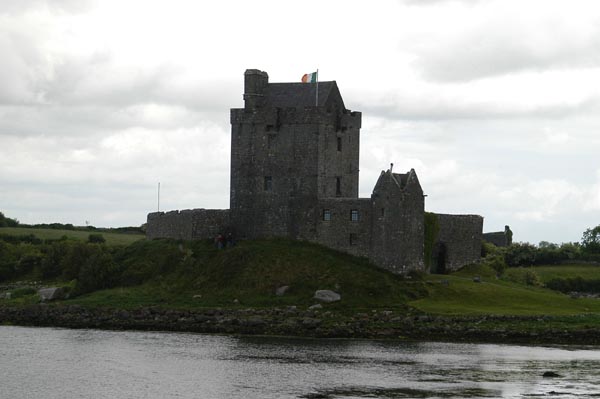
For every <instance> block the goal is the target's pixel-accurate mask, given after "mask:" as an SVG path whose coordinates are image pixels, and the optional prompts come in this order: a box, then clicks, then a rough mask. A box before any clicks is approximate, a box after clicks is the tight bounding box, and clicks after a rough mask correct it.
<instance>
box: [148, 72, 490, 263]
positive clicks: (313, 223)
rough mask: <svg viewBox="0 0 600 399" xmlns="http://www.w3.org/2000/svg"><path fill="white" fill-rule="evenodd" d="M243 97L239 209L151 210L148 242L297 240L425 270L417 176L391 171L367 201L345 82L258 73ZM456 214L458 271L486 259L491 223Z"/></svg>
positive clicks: (235, 169)
mask: <svg viewBox="0 0 600 399" xmlns="http://www.w3.org/2000/svg"><path fill="white" fill-rule="evenodd" d="M317 90H318V97H317ZM243 98H244V108H236V109H232V110H231V182H230V209H229V210H206V209H193V210H185V211H172V212H167V213H163V212H155V213H151V214H149V215H148V225H147V236H148V238H161V237H165V238H177V239H206V238H214V237H215V236H216V235H217V234H218V233H223V234H225V233H228V232H231V233H233V234H234V235H235V236H236V237H237V238H238V239H244V238H247V239H255V238H264V237H288V238H292V239H299V240H307V241H312V242H317V243H321V244H323V245H325V246H328V247H331V248H334V249H338V250H340V251H344V252H348V253H350V254H353V255H358V256H365V257H368V258H369V259H370V260H371V261H372V262H373V263H375V264H376V265H378V266H380V267H382V268H385V269H388V270H390V271H392V272H394V273H406V272H408V271H410V270H421V271H424V270H425V263H424V258H423V250H424V196H423V190H422V188H421V185H420V183H419V179H418V178H417V174H416V172H415V171H414V170H412V169H411V170H410V171H409V172H407V173H401V174H399V173H394V172H393V171H392V168H391V167H390V169H389V170H386V171H382V172H381V175H380V176H379V179H378V180H377V183H376V184H375V187H374V189H373V193H372V195H371V197H370V198H359V197H358V171H359V164H358V161H359V148H360V128H361V119H362V115H361V113H360V112H356V111H350V110H348V109H346V107H345V105H344V102H343V100H342V97H341V94H340V92H339V89H338V87H337V84H336V82H335V81H332V82H319V83H318V85H317V84H315V83H269V77H268V75H267V73H266V72H263V71H259V70H256V69H249V70H247V71H246V72H245V73H244V96H243ZM317 98H318V102H317ZM449 217H451V215H440V220H441V221H442V223H440V237H442V238H444V241H443V242H444V245H445V248H446V250H445V252H443V254H442V255H443V256H444V254H446V255H447V256H448V258H447V259H445V262H446V264H447V265H448V266H449V267H450V268H452V269H454V268H456V267H458V266H459V265H464V264H466V263H470V262H472V261H474V260H476V259H477V258H478V257H479V254H480V252H481V249H480V248H481V227H482V226H481V225H482V223H483V218H481V217H480V216H470V215H454V217H456V218H457V219H450V218H449ZM473 218H479V219H473ZM450 220H452V221H451V222H448V223H446V222H447V221H450ZM467 220H468V222H467ZM479 222H481V223H479ZM477 229H479V230H477ZM476 253H477V254H476Z"/></svg>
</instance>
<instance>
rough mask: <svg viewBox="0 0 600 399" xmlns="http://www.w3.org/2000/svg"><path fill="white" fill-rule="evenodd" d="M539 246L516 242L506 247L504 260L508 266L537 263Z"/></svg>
mask: <svg viewBox="0 0 600 399" xmlns="http://www.w3.org/2000/svg"><path fill="white" fill-rule="evenodd" d="M537 252H538V251H537V248H536V247H535V246H534V245H531V244H529V243H526V242H525V243H516V244H512V245H510V246H509V247H507V248H506V253H505V255H504V261H505V262H506V264H507V265H508V266H513V267H514V266H531V265H533V264H535V261H536V257H537Z"/></svg>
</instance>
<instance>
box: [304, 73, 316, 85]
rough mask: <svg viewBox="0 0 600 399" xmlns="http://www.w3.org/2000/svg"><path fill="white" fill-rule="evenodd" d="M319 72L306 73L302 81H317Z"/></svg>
mask: <svg viewBox="0 0 600 399" xmlns="http://www.w3.org/2000/svg"><path fill="white" fill-rule="evenodd" d="M318 74H319V72H313V73H305V74H304V76H302V83H317V80H318Z"/></svg>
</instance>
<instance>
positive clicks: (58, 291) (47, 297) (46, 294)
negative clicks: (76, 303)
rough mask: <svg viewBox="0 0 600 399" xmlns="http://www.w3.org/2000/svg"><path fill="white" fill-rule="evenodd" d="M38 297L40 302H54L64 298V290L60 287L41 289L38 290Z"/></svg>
mask: <svg viewBox="0 0 600 399" xmlns="http://www.w3.org/2000/svg"><path fill="white" fill-rule="evenodd" d="M38 295H39V296H40V299H41V300H42V302H45V301H54V300H56V299H62V298H64V296H65V290H64V288H62V287H49V288H41V289H39V290H38Z"/></svg>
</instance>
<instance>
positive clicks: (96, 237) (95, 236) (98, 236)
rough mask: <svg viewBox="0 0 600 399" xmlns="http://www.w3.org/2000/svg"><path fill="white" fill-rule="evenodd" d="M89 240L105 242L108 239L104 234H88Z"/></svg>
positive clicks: (91, 241)
mask: <svg viewBox="0 0 600 399" xmlns="http://www.w3.org/2000/svg"><path fill="white" fill-rule="evenodd" d="M88 242H89V243H92V244H104V243H105V242H106V239H105V238H104V236H103V235H102V234H90V235H89V236H88Z"/></svg>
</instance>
